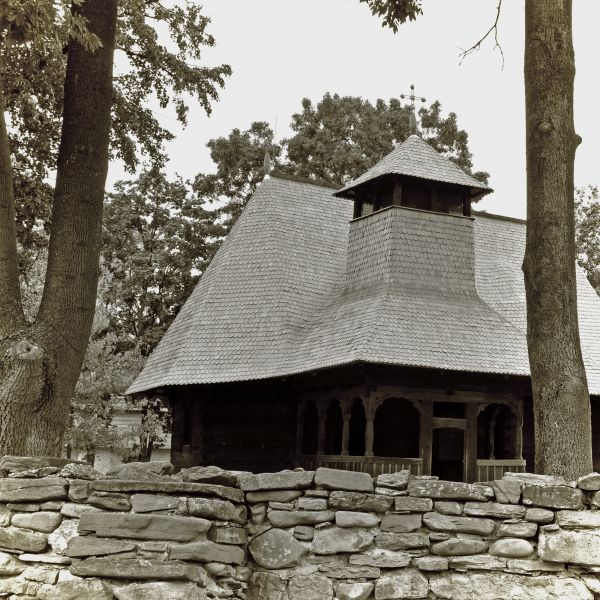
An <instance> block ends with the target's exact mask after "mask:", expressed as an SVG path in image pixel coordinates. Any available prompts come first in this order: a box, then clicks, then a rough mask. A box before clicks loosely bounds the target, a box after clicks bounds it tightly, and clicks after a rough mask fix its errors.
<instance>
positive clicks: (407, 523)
mask: <svg viewBox="0 0 600 600" xmlns="http://www.w3.org/2000/svg"><path fill="white" fill-rule="evenodd" d="M421 525H422V516H421V515H420V514H408V515H398V514H393V513H392V514H387V515H384V516H383V518H382V519H381V525H380V528H381V531H391V532H392V533H410V532H411V531H416V530H417V529H420V528H421Z"/></svg>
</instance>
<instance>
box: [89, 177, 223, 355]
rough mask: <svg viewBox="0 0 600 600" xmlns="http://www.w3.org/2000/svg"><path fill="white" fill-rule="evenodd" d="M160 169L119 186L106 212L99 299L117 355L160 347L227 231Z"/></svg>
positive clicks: (195, 199)
mask: <svg viewBox="0 0 600 600" xmlns="http://www.w3.org/2000/svg"><path fill="white" fill-rule="evenodd" d="M214 219H215V216H214V214H213V213H211V212H210V211H208V210H206V209H205V208H204V207H203V205H202V203H200V202H199V201H198V200H197V198H196V197H195V195H194V194H193V193H192V190H191V189H190V188H189V186H187V185H186V184H185V183H184V182H183V181H182V180H181V179H177V180H175V181H168V180H167V179H166V177H165V175H164V173H163V172H162V171H161V170H160V169H158V168H156V167H155V168H152V169H150V170H146V171H143V172H142V174H141V175H140V177H139V178H138V179H137V180H133V181H120V182H118V183H117V185H116V191H115V193H112V194H109V195H108V198H107V202H106V207H105V219H104V249H103V261H104V268H105V269H106V272H107V275H108V277H107V283H106V286H105V287H104V289H103V290H102V291H101V295H100V297H101V299H102V302H103V305H104V307H105V310H106V312H107V315H108V322H107V326H106V330H107V331H110V332H118V334H119V340H118V342H117V349H118V350H119V351H124V350H128V349H130V348H132V347H138V348H139V349H140V351H141V352H142V354H144V355H146V354H147V353H148V352H150V351H151V350H152V348H154V346H155V345H156V344H157V343H158V341H159V339H160V338H161V337H162V335H163V334H164V332H165V330H166V328H167V327H168V326H169V325H170V324H171V322H172V321H173V319H174V318H175V315H176V314H177V313H178V311H179V309H180V308H181V306H182V305H183V303H184V302H185V300H186V299H187V297H188V296H189V294H190V293H191V291H192V289H193V288H194V286H195V284H196V282H197V280H198V277H199V275H200V274H201V273H202V272H203V271H204V269H205V268H206V265H207V264H208V261H209V260H210V259H211V257H212V255H213V254H214V252H215V249H216V245H217V243H218V240H219V239H220V236H221V235H222V233H223V228H222V227H221V226H220V225H218V224H216V223H215V222H214Z"/></svg>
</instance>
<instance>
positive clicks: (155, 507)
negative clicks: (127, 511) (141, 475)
mask: <svg viewBox="0 0 600 600" xmlns="http://www.w3.org/2000/svg"><path fill="white" fill-rule="evenodd" d="M131 504H132V506H133V512H136V513H148V512H164V511H174V510H177V509H179V508H180V507H182V508H183V507H185V505H186V502H185V498H183V499H182V498H177V497H176V496H163V495H160V494H134V495H133V496H132V497H131Z"/></svg>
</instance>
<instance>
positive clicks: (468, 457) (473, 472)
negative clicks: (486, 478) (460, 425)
mask: <svg viewBox="0 0 600 600" xmlns="http://www.w3.org/2000/svg"><path fill="white" fill-rule="evenodd" d="M466 408H467V430H466V431H465V472H466V473H465V474H466V476H467V481H468V482H470V483H472V482H474V481H477V480H478V479H479V473H478V469H477V417H478V415H479V405H478V404H467V406H466Z"/></svg>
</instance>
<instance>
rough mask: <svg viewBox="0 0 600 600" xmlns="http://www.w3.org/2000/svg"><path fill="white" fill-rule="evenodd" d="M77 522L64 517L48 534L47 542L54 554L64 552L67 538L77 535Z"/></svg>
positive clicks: (67, 541)
mask: <svg viewBox="0 0 600 600" xmlns="http://www.w3.org/2000/svg"><path fill="white" fill-rule="evenodd" d="M78 525H79V522H78V521H75V520H74V519H65V520H64V521H63V522H62V523H61V524H60V525H59V526H58V527H57V528H56V529H55V530H54V531H53V532H52V533H51V534H50V535H48V543H49V544H50V547H51V548H52V550H53V551H54V552H55V554H64V553H65V551H66V549H67V544H68V543H69V540H70V539H71V538H73V537H76V536H77V535H78V533H77V528H78Z"/></svg>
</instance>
